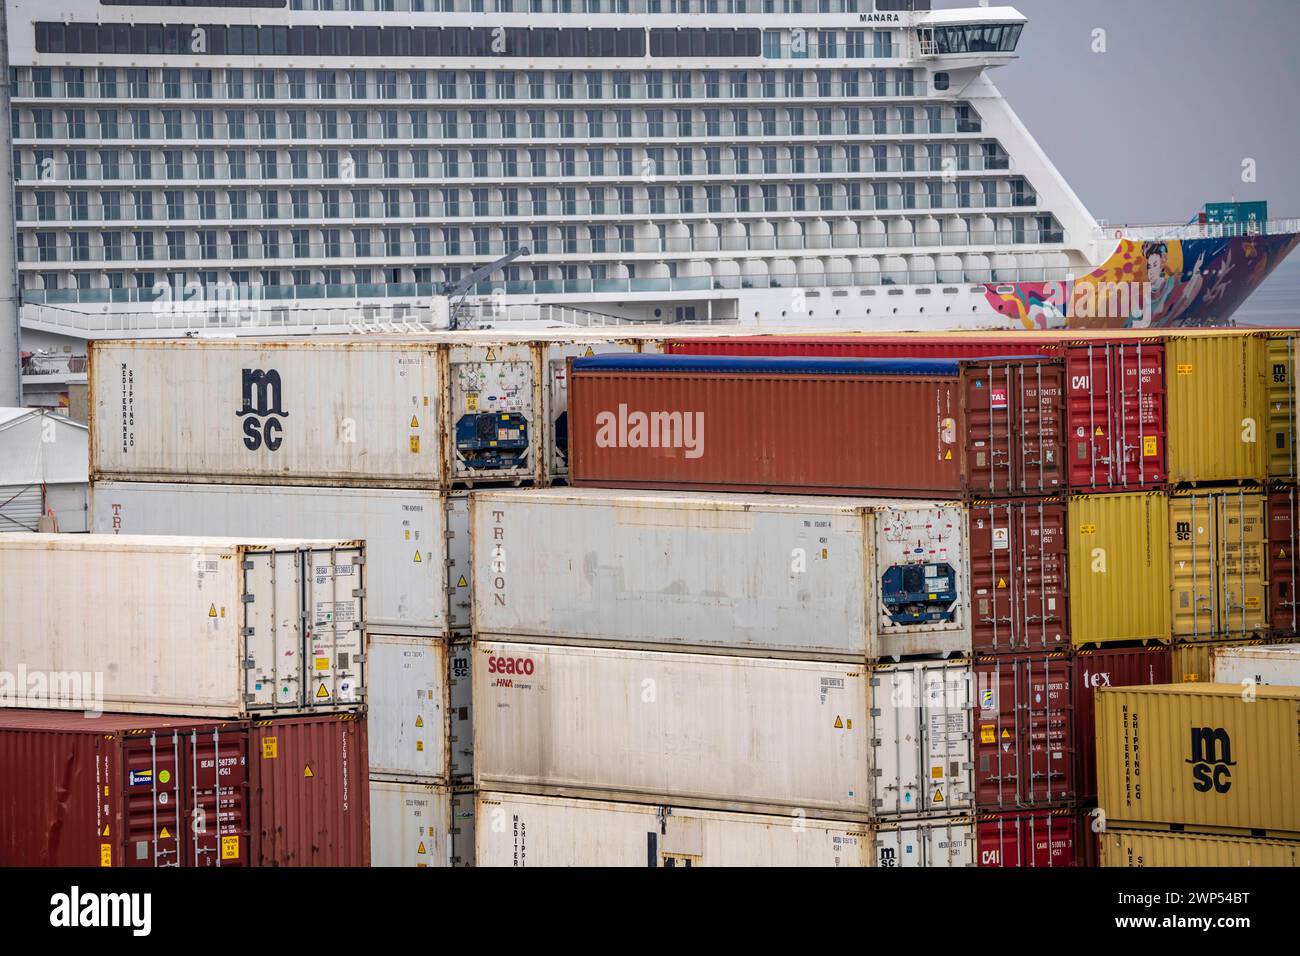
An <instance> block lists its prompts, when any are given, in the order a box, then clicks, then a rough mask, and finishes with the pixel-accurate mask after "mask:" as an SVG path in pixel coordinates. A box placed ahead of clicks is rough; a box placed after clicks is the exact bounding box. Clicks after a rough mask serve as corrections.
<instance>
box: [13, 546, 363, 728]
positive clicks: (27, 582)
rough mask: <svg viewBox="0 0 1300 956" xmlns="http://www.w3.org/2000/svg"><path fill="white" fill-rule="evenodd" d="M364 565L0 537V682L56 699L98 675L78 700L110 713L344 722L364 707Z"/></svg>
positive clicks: (260, 549)
mask: <svg viewBox="0 0 1300 956" xmlns="http://www.w3.org/2000/svg"><path fill="white" fill-rule="evenodd" d="M363 555H364V552H363V547H362V544H361V542H358V541H317V540H295V539H273V538H267V539H235V538H177V537H142V536H134V535H120V536H115V535H84V534H82V535H77V534H69V535H46V534H11V535H0V635H2V636H3V644H0V648H3V651H2V653H3V655H4V658H3V660H0V669H2V670H6V671H9V672H10V673H14V672H15V671H17V670H19V669H20V668H21V669H22V671H23V672H24V673H25V674H26V675H27V677H28V678H29V679H33V680H34V679H38V678H39V676H40V675H44V676H45V678H46V679H48V680H49V681H50V682H51V684H50V690H51V691H53V689H54V683H53V682H54V680H55V679H56V678H58V679H60V680H61V682H63V683H62V686H68V684H67V683H66V681H67V680H72V679H75V675H90V677H91V681H92V682H93V681H96V680H98V681H102V684H101V685H100V686H99V687H98V688H95V689H92V690H90V691H89V692H88V693H87V694H83V695H79V696H81V697H85V696H93V697H94V698H96V699H95V700H94V701H93V704H94V705H95V706H97V707H98V708H99V709H102V710H106V711H122V712H126V713H138V714H182V715H186V716H192V717H246V716H259V717H265V716H273V715H275V714H299V713H312V712H331V711H339V710H347V709H350V708H353V707H355V706H357V705H358V704H360V703H361V702H362V701H363V699H364V695H365V676H366V675H365V655H364V651H365V643H364V640H365V632H364V630H363V622H364V619H365V614H364V611H365V605H364V600H365V599H364V595H365V584H364V581H365V578H364V571H365V566H364V556H363ZM59 675H74V677H73V678H59ZM96 675H98V676H96ZM20 686H21V685H20ZM30 686H31V685H30V683H29V687H30ZM29 703H30V705H31V706H42V704H40V703H39V702H36V701H29ZM15 705H16V706H23V701H21V700H18V701H14V702H12V703H10V706H15ZM58 705H59V704H56V706H58ZM61 706H64V707H68V708H70V709H87V707H88V705H87V703H85V701H84V700H74V701H65V702H63V703H62V704H61Z"/></svg>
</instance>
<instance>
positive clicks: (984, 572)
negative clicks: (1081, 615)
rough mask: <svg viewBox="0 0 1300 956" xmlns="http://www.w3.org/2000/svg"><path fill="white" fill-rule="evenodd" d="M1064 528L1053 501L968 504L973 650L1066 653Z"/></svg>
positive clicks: (1058, 503)
mask: <svg viewBox="0 0 1300 956" xmlns="http://www.w3.org/2000/svg"><path fill="white" fill-rule="evenodd" d="M1068 530H1069V526H1068V524H1067V520H1066V511H1065V502H1064V501H1062V500H1061V499H1060V498H1032V499H1027V500H1024V499H1005V500H1001V501H993V500H979V501H973V502H971V504H970V506H969V540H968V543H967V548H968V550H969V552H970V575H971V644H972V648H973V650H974V652H975V653H977V654H1005V653H1008V652H1014V651H1051V650H1058V649H1061V648H1069V646H1070V608H1069V589H1068V587H1067V580H1068V569H1069V560H1068V553H1067V550H1066V541H1067V538H1068Z"/></svg>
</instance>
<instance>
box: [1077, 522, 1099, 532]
mask: <svg viewBox="0 0 1300 956" xmlns="http://www.w3.org/2000/svg"><path fill="white" fill-rule="evenodd" d="M1096 533H1097V526H1096V525H1095V524H1081V525H1079V534H1096Z"/></svg>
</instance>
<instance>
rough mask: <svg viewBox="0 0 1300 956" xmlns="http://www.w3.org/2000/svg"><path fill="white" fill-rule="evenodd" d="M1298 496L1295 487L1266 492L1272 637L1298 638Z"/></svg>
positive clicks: (1299, 512) (1273, 488)
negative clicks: (1296, 636)
mask: <svg viewBox="0 0 1300 956" xmlns="http://www.w3.org/2000/svg"><path fill="white" fill-rule="evenodd" d="M1298 496H1300V492H1298V491H1297V488H1296V486H1295V485H1294V484H1291V485H1275V486H1274V487H1272V488H1271V489H1269V492H1268V621H1269V627H1270V628H1271V629H1272V632H1273V634H1274V635H1276V636H1279V637H1294V636H1295V635H1297V634H1300V605H1297V603H1296V591H1297V588H1298V587H1300V580H1297V578H1298V577H1300V565H1297V563H1296V548H1297V546H1300V500H1297V499H1298Z"/></svg>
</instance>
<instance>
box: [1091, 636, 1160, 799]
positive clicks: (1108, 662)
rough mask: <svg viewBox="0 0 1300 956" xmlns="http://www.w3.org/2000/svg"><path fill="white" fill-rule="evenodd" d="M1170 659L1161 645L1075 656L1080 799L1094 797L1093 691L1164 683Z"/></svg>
mask: <svg viewBox="0 0 1300 956" xmlns="http://www.w3.org/2000/svg"><path fill="white" fill-rule="evenodd" d="M1171 658H1172V654H1171V653H1170V649H1169V648H1168V647H1167V646H1165V645H1163V644H1156V645H1151V646H1146V647H1103V648H1100V649H1096V650H1093V649H1084V650H1080V651H1079V652H1078V653H1077V654H1075V657H1074V674H1073V680H1074V752H1075V755H1076V757H1077V764H1078V781H1079V787H1078V790H1079V793H1078V796H1079V799H1080V800H1084V801H1086V800H1091V799H1092V798H1093V797H1095V796H1096V794H1097V717H1096V707H1095V702H1096V694H1097V688H1099V687H1132V686H1134V685H1143V684H1168V683H1169V682H1170V680H1171V679H1172V677H1171Z"/></svg>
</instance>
